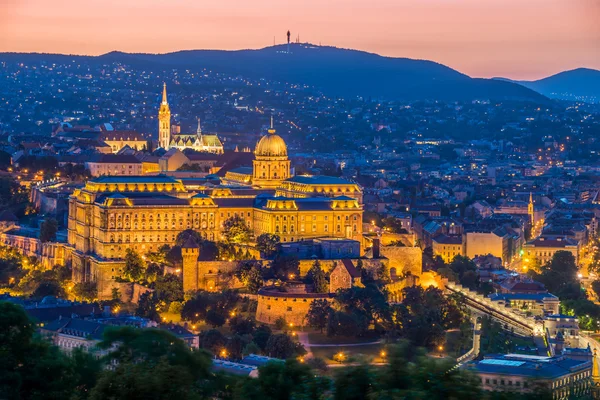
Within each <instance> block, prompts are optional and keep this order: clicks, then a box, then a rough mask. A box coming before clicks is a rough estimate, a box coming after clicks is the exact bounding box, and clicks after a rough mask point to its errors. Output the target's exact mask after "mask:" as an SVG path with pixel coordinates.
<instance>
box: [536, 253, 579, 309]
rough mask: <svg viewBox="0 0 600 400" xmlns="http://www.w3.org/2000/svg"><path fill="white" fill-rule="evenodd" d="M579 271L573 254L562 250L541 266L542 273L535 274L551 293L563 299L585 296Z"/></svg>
mask: <svg viewBox="0 0 600 400" xmlns="http://www.w3.org/2000/svg"><path fill="white" fill-rule="evenodd" d="M578 272H579V268H578V267H577V264H576V262H575V257H574V256H573V254H572V253H571V252H570V251H564V250H560V251H557V252H556V253H554V256H552V259H551V260H550V261H549V262H548V263H547V264H546V265H544V266H543V267H542V268H541V274H539V275H538V274H534V276H535V277H536V278H537V279H538V280H539V281H540V282H542V283H543V284H544V285H545V286H546V289H548V291H549V292H550V293H552V294H555V295H557V296H558V297H559V298H560V299H561V300H576V299H579V298H582V297H583V292H582V290H581V283H580V282H579V279H578V277H577V274H578Z"/></svg>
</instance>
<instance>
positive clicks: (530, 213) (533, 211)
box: [527, 192, 535, 226]
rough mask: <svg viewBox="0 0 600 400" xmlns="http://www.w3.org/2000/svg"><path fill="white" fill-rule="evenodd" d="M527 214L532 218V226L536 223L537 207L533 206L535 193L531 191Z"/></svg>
mask: <svg viewBox="0 0 600 400" xmlns="http://www.w3.org/2000/svg"><path fill="white" fill-rule="evenodd" d="M527 214H529V218H530V219H531V226H533V225H535V209H534V206H533V194H532V193H531V192H529V204H528V205H527Z"/></svg>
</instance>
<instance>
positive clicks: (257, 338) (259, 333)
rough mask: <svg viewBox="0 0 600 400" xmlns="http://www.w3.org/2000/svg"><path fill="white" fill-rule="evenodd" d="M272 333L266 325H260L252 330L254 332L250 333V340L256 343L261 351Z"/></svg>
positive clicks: (265, 346) (264, 348)
mask: <svg viewBox="0 0 600 400" xmlns="http://www.w3.org/2000/svg"><path fill="white" fill-rule="evenodd" d="M272 334H273V332H272V331H271V328H269V327H268V326H267V325H260V326H258V327H257V328H256V329H255V330H254V333H253V334H252V341H253V342H254V343H256V345H257V346H258V347H259V348H260V349H261V350H262V351H265V350H266V348H267V342H268V341H269V338H270V337H271V335H272Z"/></svg>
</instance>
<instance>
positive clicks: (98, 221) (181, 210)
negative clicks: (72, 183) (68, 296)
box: [68, 128, 363, 295]
mask: <svg viewBox="0 0 600 400" xmlns="http://www.w3.org/2000/svg"><path fill="white" fill-rule="evenodd" d="M275 136H276V135H275V131H274V129H273V128H271V129H269V132H268V133H267V135H265V136H263V138H261V139H260V141H259V142H258V145H257V147H256V151H255V154H256V157H257V159H258V161H259V162H256V160H255V163H254V168H258V169H259V171H260V173H252V174H251V176H252V178H251V179H250V181H249V182H248V184H246V185H241V184H238V185H214V184H210V185H208V184H207V185H202V184H195V183H194V184H192V186H186V184H185V183H184V180H181V179H175V178H173V177H169V176H165V175H156V176H101V177H98V178H95V179H92V180H90V181H88V182H87V183H86V185H85V187H83V188H81V189H77V190H75V191H74V193H73V195H72V196H71V198H70V201H69V221H68V243H69V245H70V247H71V250H72V251H71V253H72V265H73V279H74V281H75V282H81V281H88V280H91V281H96V282H98V284H99V288H98V291H99V293H100V294H101V295H102V294H106V293H108V292H109V291H110V289H111V284H112V283H113V282H114V280H115V279H116V278H117V277H118V276H120V274H121V270H122V268H123V265H124V264H123V257H124V256H125V251H126V250H127V249H129V248H131V249H133V250H135V251H137V252H139V253H142V254H145V253H147V252H149V251H156V250H157V249H158V248H160V247H161V246H162V245H165V244H167V245H170V246H172V245H173V244H174V243H175V240H176V237H177V235H178V234H179V233H181V232H182V231H184V230H186V229H194V230H196V231H197V232H199V233H200V235H201V236H202V237H203V238H205V239H207V240H211V241H219V240H221V234H222V229H223V223H224V222H225V221H226V220H227V219H228V218H232V217H235V216H237V217H239V218H242V219H243V220H244V221H245V222H246V224H247V226H248V228H249V229H250V231H251V232H252V234H253V236H254V237H258V236H259V235H261V234H263V233H271V234H277V235H279V237H280V239H281V242H283V243H289V242H297V241H302V240H305V239H311V238H337V239H351V240H353V241H358V242H359V243H361V242H362V213H363V208H362V204H361V203H360V202H359V200H358V199H362V196H360V193H356V192H360V191H361V188H360V186H358V185H357V184H355V183H352V182H349V181H346V180H343V179H339V178H335V181H332V180H331V179H330V178H329V177H317V178H313V179H311V180H307V183H304V184H303V186H302V189H297V190H298V192H296V191H295V190H294V189H293V188H292V187H287V188H286V192H285V193H286V194H287V196H285V197H284V196H282V195H280V194H279V195H278V193H277V191H278V190H279V189H278V185H282V184H285V183H286V182H288V181H289V180H290V179H293V177H290V175H289V174H290V173H291V170H290V162H289V160H288V159H287V149H286V146H285V142H284V141H283V139H281V137H279V136H277V137H278V138H279V139H273V138H274V137H275ZM240 154H241V153H240ZM250 169H252V168H250ZM263 170H264V171H265V173H264V175H263V172H262V171H263ZM254 176H258V179H257V180H254ZM324 181H325V182H327V185H326V186H327V191H326V192H325V193H323V192H324V190H323V186H322V183H323V182H324ZM311 182H312V184H311ZM349 191H350V192H351V191H354V192H355V193H354V197H349V196H346V195H344V194H345V193H346V192H349ZM193 261H194V260H192V262H193ZM211 270H212V269H211ZM218 270H219V269H218V268H216V269H214V271H213V272H212V273H218V272H217V271H218ZM205 275H210V274H209V272H208V270H207V271H205V272H202V273H200V275H198V276H197V277H196V279H195V280H192V281H191V282H195V283H192V284H191V285H192V286H191V287H196V288H207V287H208V286H210V285H211V283H212V284H214V283H216V282H214V281H212V280H207V279H205V278H208V276H205ZM198 282H205V283H202V284H200V283H198ZM206 282H208V283H206ZM198 285H200V286H198ZM206 285H208V286H206ZM213 288H215V286H213Z"/></svg>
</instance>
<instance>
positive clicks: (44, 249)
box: [0, 233, 68, 269]
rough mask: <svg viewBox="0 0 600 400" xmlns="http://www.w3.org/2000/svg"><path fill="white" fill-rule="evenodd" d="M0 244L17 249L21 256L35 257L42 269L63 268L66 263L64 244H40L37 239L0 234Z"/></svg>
mask: <svg viewBox="0 0 600 400" xmlns="http://www.w3.org/2000/svg"><path fill="white" fill-rule="evenodd" d="M0 243H2V244H4V245H6V246H10V247H13V248H15V249H17V250H18V251H19V252H20V253H21V254H23V255H26V256H29V257H36V258H37V259H38V261H39V262H40V263H41V265H42V268H44V269H50V268H52V267H54V266H55V265H61V266H63V265H65V263H66V261H67V255H68V254H67V249H66V245H65V244H64V243H56V242H46V243H42V242H41V241H40V240H39V239H37V238H31V237H26V236H20V235H12V234H9V233H0Z"/></svg>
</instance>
